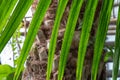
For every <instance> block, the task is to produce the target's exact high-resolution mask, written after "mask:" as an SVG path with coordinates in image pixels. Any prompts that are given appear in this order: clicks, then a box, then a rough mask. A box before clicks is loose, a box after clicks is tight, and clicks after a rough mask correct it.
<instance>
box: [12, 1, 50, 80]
mask: <svg viewBox="0 0 120 80" xmlns="http://www.w3.org/2000/svg"><path fill="white" fill-rule="evenodd" d="M50 2H51V0H40V1H39V4H38V6H37V9H36V12H35V14H34V16H33V19H32V22H31V24H30V27H29V31H28V33H27V36H26V39H25V42H24V45H23V48H22V51H21V54H20V58H19V59H18V62H17V64H18V65H17V69H16V73H15V76H14V80H18V77H19V75H20V72H21V70H22V68H23V65H24V62H25V60H26V59H27V56H28V53H29V50H30V49H31V46H32V44H33V42H34V39H35V37H36V34H37V32H38V30H39V28H40V25H41V22H42V20H43V18H44V16H45V13H46V11H47V9H48V7H49V4H50Z"/></svg>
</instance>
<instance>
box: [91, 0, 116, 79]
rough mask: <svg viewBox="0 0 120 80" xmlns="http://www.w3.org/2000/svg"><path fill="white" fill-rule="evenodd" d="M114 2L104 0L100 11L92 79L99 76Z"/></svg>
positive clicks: (112, 0)
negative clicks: (98, 72)
mask: <svg viewBox="0 0 120 80" xmlns="http://www.w3.org/2000/svg"><path fill="white" fill-rule="evenodd" d="M113 2H114V0H111V1H109V0H104V1H103V5H102V9H101V12H100V17H99V24H98V30H97V34H96V40H95V48H94V57H93V64H92V80H96V77H97V71H98V66H99V62H100V59H101V54H102V51H103V47H104V43H105V38H106V33H107V30H108V25H109V21H110V16H111V10H112V6H113ZM103 16H104V17H103Z"/></svg>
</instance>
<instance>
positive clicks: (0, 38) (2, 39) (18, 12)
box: [0, 0, 33, 52]
mask: <svg viewBox="0 0 120 80" xmlns="http://www.w3.org/2000/svg"><path fill="white" fill-rule="evenodd" d="M32 2H33V0H27V1H26V0H19V2H18V4H17V6H16V8H15V10H14V11H13V14H12V16H11V17H10V19H9V20H8V23H7V25H6V26H5V29H4V31H3V32H2V33H1V35H0V52H1V51H2V49H3V48H4V46H5V45H6V43H7V42H8V41H9V39H10V38H11V36H12V35H13V33H14V32H15V31H16V29H17V27H18V26H19V24H20V22H21V21H22V19H23V18H24V16H25V14H26V12H27V11H28V9H29V7H30V5H31V4H32Z"/></svg>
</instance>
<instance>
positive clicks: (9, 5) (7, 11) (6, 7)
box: [0, 0, 18, 33]
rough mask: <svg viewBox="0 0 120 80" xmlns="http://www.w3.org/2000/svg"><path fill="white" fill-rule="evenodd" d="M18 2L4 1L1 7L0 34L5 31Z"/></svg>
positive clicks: (14, 0)
mask: <svg viewBox="0 0 120 80" xmlns="http://www.w3.org/2000/svg"><path fill="white" fill-rule="evenodd" d="M17 1H18V0H3V1H2V3H1V6H0V15H1V16H0V22H1V24H0V33H1V31H2V30H3V28H4V26H5V24H6V23H7V20H8V19H9V17H10V15H11V14H12V11H13V9H14V7H15V5H16V2H17Z"/></svg>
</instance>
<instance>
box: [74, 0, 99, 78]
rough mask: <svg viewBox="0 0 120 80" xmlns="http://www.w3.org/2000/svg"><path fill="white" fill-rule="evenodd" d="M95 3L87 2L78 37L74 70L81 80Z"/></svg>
mask: <svg viewBox="0 0 120 80" xmlns="http://www.w3.org/2000/svg"><path fill="white" fill-rule="evenodd" d="M97 4H98V0H94V1H93V0H89V1H88V2H87V6H86V11H85V15H84V19H83V25H82V32H81V37H80V43H79V50H78V60H77V70H76V79H77V80H81V76H82V69H83V63H84V57H85V53H86V48H87V44H88V39H89V35H90V31H91V27H92V23H93V19H94V14H95V10H96V7H97Z"/></svg>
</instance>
